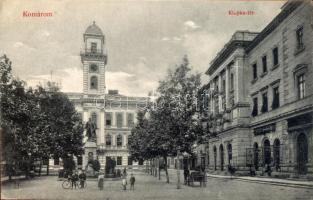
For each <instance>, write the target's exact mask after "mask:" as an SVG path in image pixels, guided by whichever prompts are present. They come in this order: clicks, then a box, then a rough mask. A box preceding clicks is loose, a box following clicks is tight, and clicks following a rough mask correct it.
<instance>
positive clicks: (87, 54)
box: [80, 48, 107, 63]
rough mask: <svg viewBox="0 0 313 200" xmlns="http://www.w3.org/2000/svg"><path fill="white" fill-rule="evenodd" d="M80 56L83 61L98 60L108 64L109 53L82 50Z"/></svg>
mask: <svg viewBox="0 0 313 200" xmlns="http://www.w3.org/2000/svg"><path fill="white" fill-rule="evenodd" d="M80 56H81V58H82V59H83V58H84V59H90V58H92V59H98V60H103V61H105V63H106V60H107V53H106V52H105V51H103V49H87V48H86V49H82V50H81V51H80Z"/></svg>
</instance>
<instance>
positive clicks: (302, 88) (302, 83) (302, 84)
mask: <svg viewBox="0 0 313 200" xmlns="http://www.w3.org/2000/svg"><path fill="white" fill-rule="evenodd" d="M297 87H298V98H299V99H303V98H304V97H305V79H304V74H301V75H299V76H298V83H297Z"/></svg>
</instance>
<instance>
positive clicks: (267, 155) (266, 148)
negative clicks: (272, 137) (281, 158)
mask: <svg viewBox="0 0 313 200" xmlns="http://www.w3.org/2000/svg"><path fill="white" fill-rule="evenodd" d="M263 160H264V164H271V144H270V141H269V140H268V139H266V140H264V143H263Z"/></svg>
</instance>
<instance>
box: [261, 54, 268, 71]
mask: <svg viewBox="0 0 313 200" xmlns="http://www.w3.org/2000/svg"><path fill="white" fill-rule="evenodd" d="M262 66H263V73H266V72H267V58H266V56H263V57H262Z"/></svg>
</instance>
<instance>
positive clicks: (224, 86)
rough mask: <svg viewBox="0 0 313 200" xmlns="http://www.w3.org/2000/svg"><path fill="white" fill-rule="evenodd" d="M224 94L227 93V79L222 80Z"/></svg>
mask: <svg viewBox="0 0 313 200" xmlns="http://www.w3.org/2000/svg"><path fill="white" fill-rule="evenodd" d="M222 92H223V93H225V92H226V80H225V79H223V80H222Z"/></svg>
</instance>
